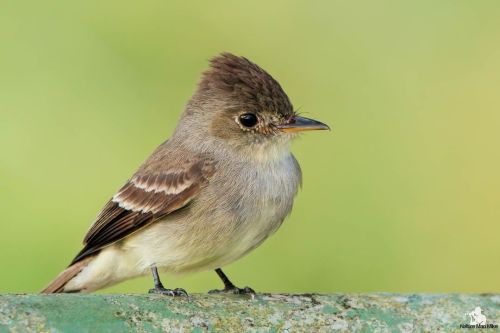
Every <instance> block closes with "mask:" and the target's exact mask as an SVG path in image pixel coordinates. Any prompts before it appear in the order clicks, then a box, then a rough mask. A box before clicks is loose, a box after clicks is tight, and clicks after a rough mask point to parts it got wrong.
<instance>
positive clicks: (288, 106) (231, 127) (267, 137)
mask: <svg viewBox="0 0 500 333" xmlns="http://www.w3.org/2000/svg"><path fill="white" fill-rule="evenodd" d="M210 65H211V66H210V68H209V69H208V70H207V71H205V72H204V73H203V75H202V78H201V81H200V82H199V85H198V89H197V91H196V92H195V94H194V95H193V97H192V99H191V100H190V102H189V104H188V106H187V108H186V111H185V113H184V115H183V119H182V120H183V122H184V123H185V124H189V125H188V126H189V127H192V126H204V128H205V131H203V132H204V134H203V135H206V136H207V137H205V139H206V140H208V141H212V140H211V139H214V140H215V141H216V142H219V143H220V144H221V145H224V146H226V147H230V148H231V149H233V150H236V151H238V152H241V153H243V154H252V155H256V153H257V154H258V153H261V154H268V153H270V152H271V151H274V152H276V151H283V150H285V149H286V150H288V146H289V143H290V141H291V140H292V139H293V138H294V137H295V136H296V135H297V133H299V132H302V131H311V130H325V129H329V127H328V126H327V125H325V124H323V123H321V122H319V121H316V120H313V119H308V118H304V117H300V116H298V115H297V113H296V112H295V111H294V109H293V106H292V103H291V102H290V100H289V99H288V96H287V95H286V93H285V92H284V91H283V89H282V88H281V86H280V84H279V83H278V82H277V81H276V80H275V79H274V78H273V77H272V76H271V75H269V74H268V73H267V72H266V71H265V70H263V69H262V68H260V67H259V66H257V65H256V64H254V63H253V62H251V61H249V60H248V59H246V58H243V57H238V56H235V55H233V54H230V53H223V54H221V55H219V56H217V57H215V58H213V59H212V60H211V61H210ZM183 127H185V126H183ZM184 130H187V129H186V128H184ZM271 153H272V152H271Z"/></svg>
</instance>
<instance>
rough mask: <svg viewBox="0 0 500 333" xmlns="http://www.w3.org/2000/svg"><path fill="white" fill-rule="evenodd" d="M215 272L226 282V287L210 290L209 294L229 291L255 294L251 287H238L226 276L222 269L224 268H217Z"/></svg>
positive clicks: (231, 292) (230, 292) (240, 293)
mask: <svg viewBox="0 0 500 333" xmlns="http://www.w3.org/2000/svg"><path fill="white" fill-rule="evenodd" d="M215 273H217V275H219V277H220V279H221V280H222V282H223V283H224V289H220V290H218V289H214V290H210V291H209V292H208V293H209V294H221V293H229V294H239V295H247V294H250V295H255V291H254V290H253V289H252V288H250V287H245V288H238V287H236V286H235V285H234V284H233V283H232V282H231V280H229V278H228V277H227V276H226V274H224V272H223V271H222V269H220V268H217V269H216V270H215Z"/></svg>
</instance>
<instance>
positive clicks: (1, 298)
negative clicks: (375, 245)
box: [0, 294, 500, 333]
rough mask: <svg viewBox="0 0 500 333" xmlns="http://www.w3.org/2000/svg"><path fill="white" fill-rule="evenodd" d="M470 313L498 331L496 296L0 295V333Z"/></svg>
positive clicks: (265, 328) (337, 323)
mask: <svg viewBox="0 0 500 333" xmlns="http://www.w3.org/2000/svg"><path fill="white" fill-rule="evenodd" d="M476 307H481V309H482V313H483V314H484V315H485V316H486V317H487V324H496V325H499V324H500V295H498V294H484V295H473V294H467V295H464V294H449V295H422V294H417V295H396V294H345V295H343V294H332V295H320V294H302V295H290V294H259V295H258V296H257V297H255V298H254V299H251V298H248V297H241V296H220V295H217V296H214V295H201V294H195V295H191V296H190V297H189V298H170V297H165V296H161V295H66V294H62V295H0V332H2V333H3V332H405V333H406V332H408V333H409V332H464V331H465V329H463V328H460V324H468V323H469V317H467V315H466V313H468V312H471V311H473V310H474V309H475V308H476ZM485 331H486V332H488V331H491V332H499V331H500V329H499V328H492V329H483V330H481V332H485Z"/></svg>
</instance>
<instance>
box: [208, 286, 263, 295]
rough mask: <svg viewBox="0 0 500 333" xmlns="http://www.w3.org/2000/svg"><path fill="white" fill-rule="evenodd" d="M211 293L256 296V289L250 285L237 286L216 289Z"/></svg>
mask: <svg viewBox="0 0 500 333" xmlns="http://www.w3.org/2000/svg"><path fill="white" fill-rule="evenodd" d="M208 293H209V294H234V295H250V296H252V297H253V296H255V291H254V290H253V289H252V288H250V287H245V288H238V287H236V286H231V287H226V288H224V289H214V290H210V291H209V292H208Z"/></svg>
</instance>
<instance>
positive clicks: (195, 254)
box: [68, 155, 300, 290]
mask: <svg viewBox="0 0 500 333" xmlns="http://www.w3.org/2000/svg"><path fill="white" fill-rule="evenodd" d="M269 169H270V170H271V171H270V172H267V171H266V170H260V171H258V172H256V171H255V169H251V168H249V169H248V170H245V169H243V170H242V171H241V172H239V173H238V175H234V174H233V175H220V178H219V179H215V180H214V181H213V182H212V183H211V184H210V185H209V186H210V187H209V188H206V189H205V191H204V192H203V194H201V195H200V196H199V197H198V198H197V200H196V201H193V203H192V205H191V206H190V207H189V209H187V210H185V211H181V212H179V213H177V214H172V215H169V216H167V217H166V218H165V219H163V220H162V221H157V222H155V223H153V224H152V225H150V226H149V227H146V228H144V229H142V230H140V231H138V232H137V233H135V234H133V235H130V236H129V237H127V238H126V239H124V240H123V241H122V242H119V243H117V244H114V245H112V246H109V247H108V248H105V249H103V250H102V251H101V252H100V253H99V255H98V256H97V257H96V259H95V260H94V261H92V262H91V263H90V264H89V266H88V267H87V268H85V269H84V270H83V271H82V273H81V274H79V276H77V277H76V278H75V279H74V280H73V281H72V283H69V284H68V286H71V285H73V286H74V287H76V286H86V288H85V289H86V290H94V289H99V288H102V287H103V286H106V285H111V284H114V283H116V282H119V281H122V280H125V279H127V278H130V277H134V276H139V275H143V274H146V273H148V272H149V270H150V267H151V266H152V265H155V266H157V267H158V269H159V270H160V271H163V272H167V273H170V274H183V273H188V272H194V271H200V270H209V269H215V268H218V267H222V266H224V265H227V264H229V263H231V262H232V261H234V260H236V259H238V258H240V257H241V256H243V255H245V254H247V253H248V252H249V251H251V250H252V249H254V248H255V247H257V246H258V245H260V244H261V243H262V242H263V241H264V240H265V239H266V238H267V237H269V236H270V235H271V234H273V233H274V232H275V231H276V230H277V229H278V228H279V226H280V225H281V223H282V222H283V220H284V219H285V217H286V216H287V215H288V214H289V212H290V210H291V208H292V204H293V197H294V196H295V194H296V192H297V189H298V186H299V184H300V171H298V165H297V163H296V161H295V159H294V158H293V157H292V156H291V155H290V160H284V161H283V162H282V163H281V164H280V165H274V166H271V167H270V168H269ZM227 177H233V178H232V179H234V177H241V179H247V180H248V179H252V182H249V183H248V184H251V186H250V185H248V186H247V187H245V185H242V186H236V187H235V186H233V185H234V184H232V183H229V182H227V180H226V179H227ZM252 177H253V178H252ZM240 184H245V182H240Z"/></svg>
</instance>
